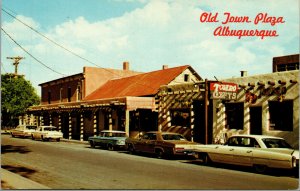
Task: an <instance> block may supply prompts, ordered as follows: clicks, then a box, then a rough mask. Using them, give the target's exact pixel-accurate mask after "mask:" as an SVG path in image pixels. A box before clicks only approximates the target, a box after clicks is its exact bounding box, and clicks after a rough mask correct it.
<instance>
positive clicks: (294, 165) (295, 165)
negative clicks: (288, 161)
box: [292, 157, 297, 167]
mask: <svg viewBox="0 0 300 191" xmlns="http://www.w3.org/2000/svg"><path fill="white" fill-rule="evenodd" d="M292 166H293V167H297V159H296V157H292Z"/></svg>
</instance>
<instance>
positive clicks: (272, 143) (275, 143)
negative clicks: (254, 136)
mask: <svg viewBox="0 0 300 191" xmlns="http://www.w3.org/2000/svg"><path fill="white" fill-rule="evenodd" d="M262 141H263V142H264V143H265V145H266V147H267V148H289V149H291V148H292V147H291V146H290V145H289V144H288V143H287V142H286V141H285V140H284V139H273V138H265V139H262Z"/></svg>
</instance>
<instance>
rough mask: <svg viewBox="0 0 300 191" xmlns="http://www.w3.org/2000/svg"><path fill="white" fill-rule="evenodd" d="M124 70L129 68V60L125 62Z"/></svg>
mask: <svg viewBox="0 0 300 191" xmlns="http://www.w3.org/2000/svg"><path fill="white" fill-rule="evenodd" d="M123 70H129V62H123Z"/></svg>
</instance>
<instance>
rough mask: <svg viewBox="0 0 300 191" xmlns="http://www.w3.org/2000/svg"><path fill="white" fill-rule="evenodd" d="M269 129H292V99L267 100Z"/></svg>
mask: <svg viewBox="0 0 300 191" xmlns="http://www.w3.org/2000/svg"><path fill="white" fill-rule="evenodd" d="M269 113H270V119H269V120H270V127H269V129H270V130H279V131H293V100H286V101H282V102H279V101H269Z"/></svg>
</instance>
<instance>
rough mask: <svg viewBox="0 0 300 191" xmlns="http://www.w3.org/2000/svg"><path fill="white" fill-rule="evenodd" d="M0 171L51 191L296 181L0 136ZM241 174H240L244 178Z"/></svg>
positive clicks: (270, 185) (289, 185)
mask: <svg viewBox="0 0 300 191" xmlns="http://www.w3.org/2000/svg"><path fill="white" fill-rule="evenodd" d="M1 148H2V149H1V152H2V154H1V166H2V168H5V169H7V170H10V171H13V172H16V173H18V174H20V175H22V176H25V177H28V178H30V179H31V180H34V181H36V182H38V183H41V184H43V185H46V186H48V187H50V188H53V189H224V190H226V189H231V190H232V189H242V190H243V189H251V190H255V189H273V190H281V189H284V190H285V189H297V188H298V186H299V180H298V178H294V177H292V176H290V175H287V174H284V175H281V174H280V173H279V174H278V173H275V174H276V175H273V174H267V175H262V174H257V173H255V172H253V171H251V170H249V169H241V168H232V167H224V166H219V165H218V166H203V165H202V164H201V163H199V162H193V161H191V160H164V159H156V158H152V157H149V156H141V155H130V154H128V153H126V152H121V151H107V150H102V149H99V148H96V149H92V148H90V147H89V145H85V144H76V143H69V142H42V141H33V140H30V139H22V138H11V137H10V136H9V135H3V134H2V135H1ZM244 171H245V172H244Z"/></svg>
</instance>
